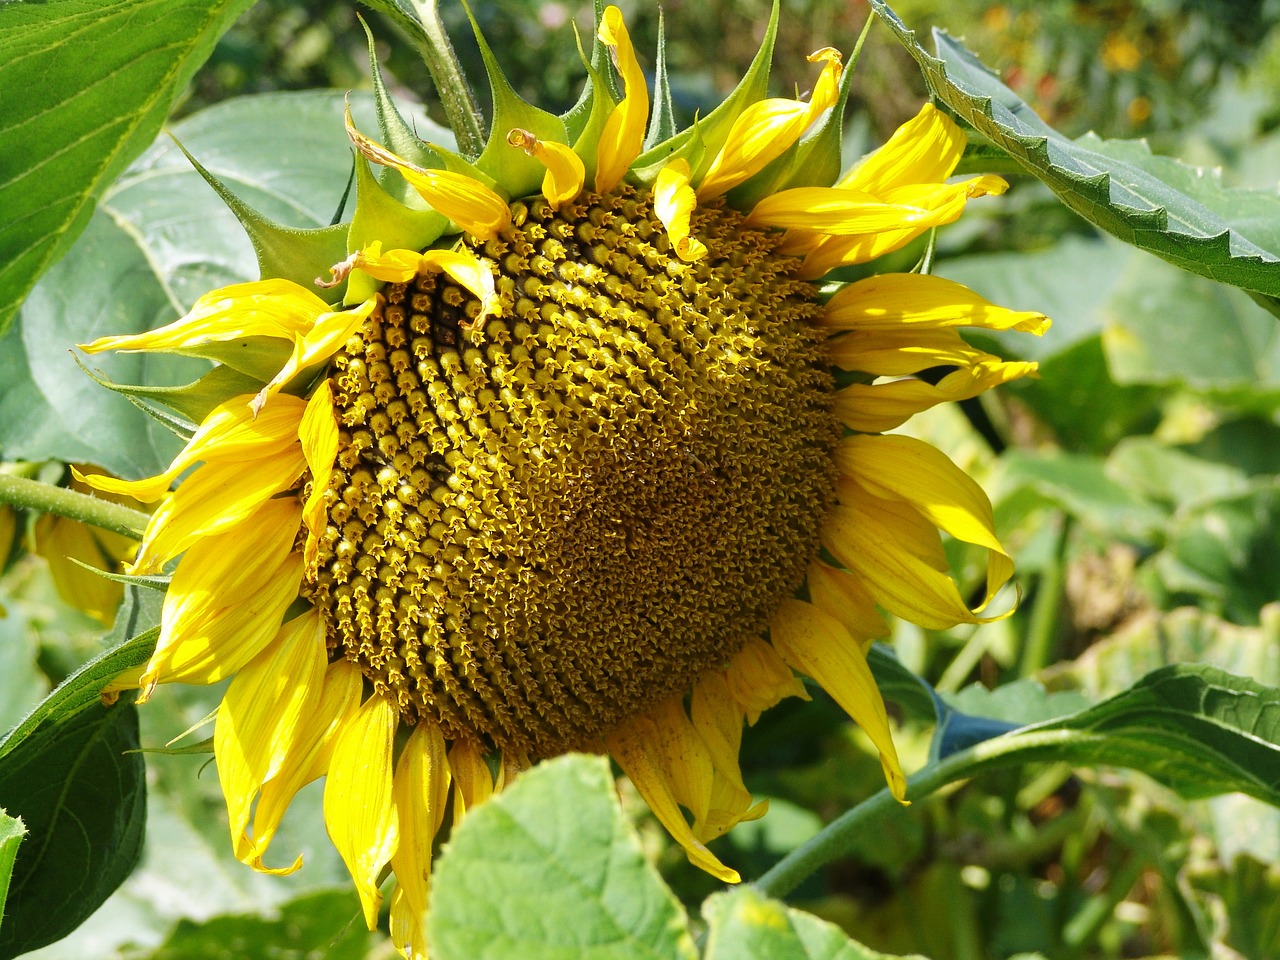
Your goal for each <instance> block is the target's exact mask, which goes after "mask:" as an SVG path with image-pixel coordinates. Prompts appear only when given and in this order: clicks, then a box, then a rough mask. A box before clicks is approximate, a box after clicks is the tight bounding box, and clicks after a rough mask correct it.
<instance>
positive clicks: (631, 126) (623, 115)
mask: <svg viewBox="0 0 1280 960" xmlns="http://www.w3.org/2000/svg"><path fill="white" fill-rule="evenodd" d="M598 36H599V38H600V42H601V43H603V44H604V45H605V46H607V47H609V48H610V49H611V50H612V51H613V60H614V63H615V64H616V65H617V68H618V73H620V74H622V85H623V93H624V96H623V98H622V102H621V103H619V104H618V105H617V106H615V107H614V108H613V112H612V113H610V114H609V118H608V119H607V120H606V121H605V123H604V129H603V130H602V131H601V132H600V145H599V148H598V151H597V153H596V192H597V193H608V192H609V191H610V190H612V189H613V188H614V187H616V186H617V185H618V182H619V181H620V180H621V179H622V178H623V176H625V175H626V172H627V169H628V168H629V167H630V166H631V162H632V161H633V160H635V158H636V157H638V156H639V155H640V150H641V148H642V147H643V146H644V128H645V123H646V122H647V120H648V117H649V88H648V86H647V85H646V84H645V82H644V71H642V70H641V69H640V64H639V62H637V60H636V52H635V47H633V46H632V44H631V36H630V34H628V33H627V24H626V22H625V21H624V20H623V19H622V11H621V10H619V9H618V8H617V7H615V6H608V7H605V10H604V16H603V17H601V18H600V30H599V34H598Z"/></svg>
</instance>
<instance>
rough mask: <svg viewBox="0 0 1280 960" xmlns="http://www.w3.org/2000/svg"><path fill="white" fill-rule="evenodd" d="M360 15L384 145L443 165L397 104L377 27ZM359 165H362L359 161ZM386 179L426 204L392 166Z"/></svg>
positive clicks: (409, 200) (406, 198)
mask: <svg viewBox="0 0 1280 960" xmlns="http://www.w3.org/2000/svg"><path fill="white" fill-rule="evenodd" d="M358 19H359V20H360V26H361V27H363V28H364V35H365V38H366V39H367V40H368V42H369V77H370V80H371V81H372V83H373V104H374V108H375V109H376V110H377V113H378V130H379V132H380V133H381V135H382V142H383V145H384V146H386V147H387V149H389V150H391V151H392V152H393V153H395V154H396V155H398V156H400V157H403V158H404V159H405V160H409V161H411V162H412V163H416V164H417V165H418V166H420V167H422V168H424V169H426V170H436V169H440V168H442V167H443V166H444V163H443V162H442V161H441V159H440V157H439V156H438V155H437V154H436V152H435V151H434V150H433V149H432V148H431V146H430V144H428V143H426V142H425V141H424V140H422V139H421V138H420V137H419V136H418V135H417V134H416V133H414V132H413V128H412V127H410V126H409V124H408V122H407V121H406V120H405V118H404V117H403V116H402V115H401V113H400V111H399V110H398V109H397V108H396V105H395V101H393V100H392V99H391V94H390V93H389V92H388V91H387V85H386V83H385V82H384V81H383V79H382V68H381V67H380V66H379V65H378V56H377V51H376V49H375V48H374V42H373V31H371V30H370V29H369V24H367V23H365V19H364V17H359V16H358ZM356 166H357V168H358V167H359V164H357V165H356ZM384 180H385V181H386V182H385V183H384V184H383V187H384V188H385V189H386V190H387V191H388V192H389V193H391V194H392V196H394V197H396V199H398V200H400V201H401V202H402V203H405V204H407V205H409V206H416V207H418V208H421V207H422V206H423V201H422V198H421V197H419V196H418V194H417V192H416V191H415V190H414V189H413V188H412V187H411V186H409V184H408V183H406V182H405V180H404V178H403V177H400V176H396V175H393V174H392V171H390V170H388V171H386V174H385V175H384ZM356 215H357V216H358V215H359V206H357V208H356ZM348 252H350V251H348Z"/></svg>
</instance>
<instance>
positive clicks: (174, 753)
mask: <svg viewBox="0 0 1280 960" xmlns="http://www.w3.org/2000/svg"><path fill="white" fill-rule="evenodd" d="M126 752H127V753H145V754H156V755H158V756H162V757H185V756H189V755H191V754H196V753H205V754H208V753H213V737H207V738H205V739H204V740H201V741H200V742H199V743H193V744H191V745H190V746H187V747H138V749H136V750H128V751H126Z"/></svg>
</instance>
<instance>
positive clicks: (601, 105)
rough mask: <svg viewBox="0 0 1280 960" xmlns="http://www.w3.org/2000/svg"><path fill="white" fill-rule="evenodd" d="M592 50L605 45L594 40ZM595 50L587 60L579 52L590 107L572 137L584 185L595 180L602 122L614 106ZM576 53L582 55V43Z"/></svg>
mask: <svg viewBox="0 0 1280 960" xmlns="http://www.w3.org/2000/svg"><path fill="white" fill-rule="evenodd" d="M595 49H599V50H603V49H604V44H602V43H600V42H599V41H598V40H597V41H596V47H595ZM595 49H593V51H592V56H591V60H590V61H588V60H587V58H586V56H585V54H583V55H582V63H583V66H585V67H586V68H587V86H586V88H585V90H584V92H587V93H590V96H591V100H590V104H591V110H590V113H588V114H587V116H586V117H585V119H584V123H583V126H582V129H581V130H580V131H578V133H577V134H576V135H574V137H573V152H574V153H576V154H577V155H578V158H579V159H580V160H581V161H582V166H583V176H584V182H585V183H587V184H592V183H594V182H595V177H596V163H597V161H598V160H599V158H600V134H601V133H603V132H604V125H605V124H606V123H608V121H609V115H610V114H611V113H612V112H613V108H614V106H615V104H614V100H613V97H612V96H611V95H610V94H609V86H608V82H607V81H606V80H605V77H604V74H602V73H601V71H600V69H599V66H598V63H597V60H598V58H597V56H596V53H595ZM578 53H579V54H582V47H581V45H579V47H578ZM566 129H567V128H566Z"/></svg>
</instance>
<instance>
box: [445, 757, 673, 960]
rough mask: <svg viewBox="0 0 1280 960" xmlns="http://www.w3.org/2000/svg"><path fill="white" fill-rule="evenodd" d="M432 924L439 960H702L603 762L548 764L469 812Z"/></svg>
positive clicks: (448, 856) (448, 859) (449, 858)
mask: <svg viewBox="0 0 1280 960" xmlns="http://www.w3.org/2000/svg"><path fill="white" fill-rule="evenodd" d="M427 923H428V927H429V930H430V934H429V939H430V941H431V944H432V954H431V955H432V957H433V958H435V960H472V958H474V957H514V956H519V957H521V958H523V960H552V958H563V957H570V956H572V957H581V958H599V960H604V958H608V960H681V958H686V960H688V958H693V957H694V956H696V954H695V951H694V946H693V940H692V938H691V936H690V934H689V929H688V925H687V920H686V918H685V915H684V911H683V910H682V909H681V907H680V904H679V902H678V901H677V900H676V899H675V896H674V895H673V894H672V893H671V891H670V890H668V889H667V887H666V886H665V885H664V884H663V882H662V880H661V879H660V878H659V877H658V874H657V872H656V871H655V870H654V868H653V867H652V866H650V865H649V864H648V863H646V862H645V859H644V856H643V854H642V853H641V851H640V844H639V841H638V839H637V838H636V836H635V834H634V832H633V831H632V830H631V828H630V826H629V825H628V824H627V821H626V819H625V817H624V816H623V814H622V810H621V809H620V808H619V806H618V800H617V796H616V794H615V792H614V788H613V781H612V778H611V777H610V774H609V765H608V762H607V761H606V760H604V759H603V758H600V757H584V756H578V755H570V756H566V757H559V758H557V759H555V760H550V761H548V762H545V763H541V764H539V765H537V766H536V767H534V768H533V769H532V770H529V771H527V772H525V773H522V774H521V775H520V778H519V779H518V780H516V781H515V783H513V784H512V785H511V786H510V787H509V788H507V789H506V790H504V791H503V792H502V793H500V794H498V795H497V796H495V797H493V798H492V799H490V800H487V801H486V802H485V803H484V804H483V805H482V806H480V807H478V808H476V809H475V810H472V811H468V812H467V816H466V819H464V820H463V821H462V824H461V825H460V826H459V828H458V829H457V830H456V831H455V832H454V834H453V839H452V840H451V841H450V842H449V845H448V846H447V847H446V848H445V850H444V853H443V854H442V855H441V857H440V861H439V863H438V865H437V866H436V871H435V876H434V879H433V881H432V889H431V912H430V914H429V916H428V919H427Z"/></svg>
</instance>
